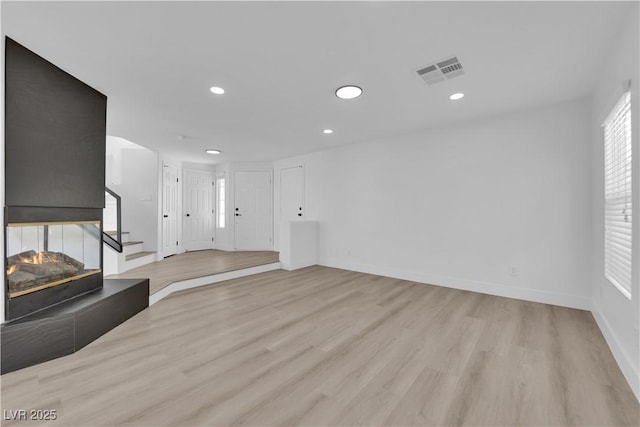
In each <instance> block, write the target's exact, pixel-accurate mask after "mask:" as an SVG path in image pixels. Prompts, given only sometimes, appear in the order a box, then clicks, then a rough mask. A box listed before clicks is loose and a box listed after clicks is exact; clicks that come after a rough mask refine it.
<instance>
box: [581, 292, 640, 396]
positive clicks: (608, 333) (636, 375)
mask: <svg viewBox="0 0 640 427" xmlns="http://www.w3.org/2000/svg"><path fill="white" fill-rule="evenodd" d="M591 313H592V314H593V318H594V319H595V320H596V323H597V324H598V327H599V328H600V331H601V332H602V335H603V336H604V339H605V340H606V341H607V344H608V345H609V348H610V349H611V353H613V357H614V358H615V359H616V362H618V366H619V367H620V370H621V371H622V374H623V375H624V377H625V378H626V380H627V382H628V383H629V386H630V387H631V390H633V393H634V394H635V395H636V399H638V401H640V371H638V363H637V362H636V363H634V362H633V360H632V359H631V357H629V354H628V353H627V352H626V351H625V350H624V347H622V346H621V345H620V341H619V340H618V338H617V336H616V334H615V332H614V331H613V329H612V328H611V325H610V324H609V322H608V321H607V319H606V318H605V317H604V316H603V315H602V313H601V312H600V310H599V309H598V307H597V306H596V305H595V304H594V307H593V308H592V310H591Z"/></svg>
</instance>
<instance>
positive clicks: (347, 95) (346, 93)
mask: <svg viewBox="0 0 640 427" xmlns="http://www.w3.org/2000/svg"><path fill="white" fill-rule="evenodd" d="M360 95H362V88H359V87H358V86H354V85H346V86H341V87H339V88H338V89H336V96H337V97H338V98H340V99H353V98H357V97H359V96H360Z"/></svg>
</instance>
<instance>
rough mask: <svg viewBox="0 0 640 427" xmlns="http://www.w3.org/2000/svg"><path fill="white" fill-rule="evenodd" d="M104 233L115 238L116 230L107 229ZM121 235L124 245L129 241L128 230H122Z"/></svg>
mask: <svg viewBox="0 0 640 427" xmlns="http://www.w3.org/2000/svg"><path fill="white" fill-rule="evenodd" d="M105 233H107V234H108V235H109V236H111V237H113V238H114V239H116V236H117V235H118V232H117V231H114V230H109V231H105ZM121 235H122V244H123V245H124V244H125V243H128V242H129V232H128V231H123V232H122V233H121Z"/></svg>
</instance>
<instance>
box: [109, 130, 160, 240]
mask: <svg viewBox="0 0 640 427" xmlns="http://www.w3.org/2000/svg"><path fill="white" fill-rule="evenodd" d="M106 155H107V168H106V183H107V187H109V188H111V189H112V190H113V191H115V192H116V193H118V194H119V195H120V196H121V197H122V229H123V231H129V232H130V233H131V234H130V237H131V239H132V240H141V241H143V242H144V250H147V251H156V248H157V245H158V233H157V228H158V217H159V214H158V197H159V193H158V183H157V179H158V178H157V177H158V154H157V153H155V152H153V151H151V150H149V149H146V148H144V147H141V146H139V145H136V144H134V143H132V142H130V141H127V140H125V139H122V138H117V137H112V136H109V137H107V150H106ZM105 250H109V249H106V248H105Z"/></svg>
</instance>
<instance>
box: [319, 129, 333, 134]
mask: <svg viewBox="0 0 640 427" xmlns="http://www.w3.org/2000/svg"><path fill="white" fill-rule="evenodd" d="M322 133H326V134H330V133H333V130H331V129H325V130H323V131H322Z"/></svg>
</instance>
